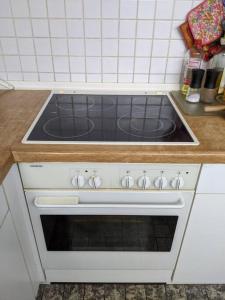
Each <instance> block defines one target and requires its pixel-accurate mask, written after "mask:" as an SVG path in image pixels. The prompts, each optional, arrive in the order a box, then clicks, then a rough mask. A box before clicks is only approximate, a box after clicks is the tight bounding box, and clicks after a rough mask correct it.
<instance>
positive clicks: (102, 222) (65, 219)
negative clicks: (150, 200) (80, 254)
mask: <svg viewBox="0 0 225 300" xmlns="http://www.w3.org/2000/svg"><path fill="white" fill-rule="evenodd" d="M40 217H41V223H42V228H43V232H44V237H45V243H46V247H47V250H48V251H149V252H150V251H151V252H152V251H153V252H169V251H170V250H171V247H172V243H173V238H174V234H175V230H176V225H177V220H178V216H115V215H113V216H112V215H111V216H102V215H41V216H40Z"/></svg>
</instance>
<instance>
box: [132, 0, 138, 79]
mask: <svg viewBox="0 0 225 300" xmlns="http://www.w3.org/2000/svg"><path fill="white" fill-rule="evenodd" d="M136 3H137V9H136V23H135V37H134V58H133V59H134V61H133V75H132V82H133V83H134V76H135V63H136V45H137V29H138V11H139V0H137V2H136Z"/></svg>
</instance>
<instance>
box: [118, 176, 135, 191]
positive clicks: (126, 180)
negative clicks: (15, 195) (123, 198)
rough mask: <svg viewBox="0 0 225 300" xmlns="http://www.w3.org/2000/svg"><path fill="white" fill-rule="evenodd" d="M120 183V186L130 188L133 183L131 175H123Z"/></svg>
mask: <svg viewBox="0 0 225 300" xmlns="http://www.w3.org/2000/svg"><path fill="white" fill-rule="evenodd" d="M121 185H122V187H124V188H127V189H129V188H131V187H132V186H133V185H134V179H133V177H131V176H129V175H126V176H124V177H123V178H122V181H121Z"/></svg>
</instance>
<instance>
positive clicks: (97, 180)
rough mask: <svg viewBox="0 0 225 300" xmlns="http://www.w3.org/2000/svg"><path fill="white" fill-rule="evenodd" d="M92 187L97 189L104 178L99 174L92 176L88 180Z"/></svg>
mask: <svg viewBox="0 0 225 300" xmlns="http://www.w3.org/2000/svg"><path fill="white" fill-rule="evenodd" d="M88 183H89V185H90V187H92V188H93V189H97V188H99V187H100V186H101V184H102V179H101V178H100V177H99V176H91V177H90V178H89V180H88Z"/></svg>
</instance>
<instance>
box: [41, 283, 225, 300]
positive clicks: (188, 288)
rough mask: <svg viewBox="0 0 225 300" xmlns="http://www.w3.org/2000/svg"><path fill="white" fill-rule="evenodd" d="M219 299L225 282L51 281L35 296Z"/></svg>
mask: <svg viewBox="0 0 225 300" xmlns="http://www.w3.org/2000/svg"><path fill="white" fill-rule="evenodd" d="M204 299H206V300H208V299H213V300H223V299H225V285H164V284H51V285H41V286H40V288H39V293H38V297H37V300H204Z"/></svg>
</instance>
